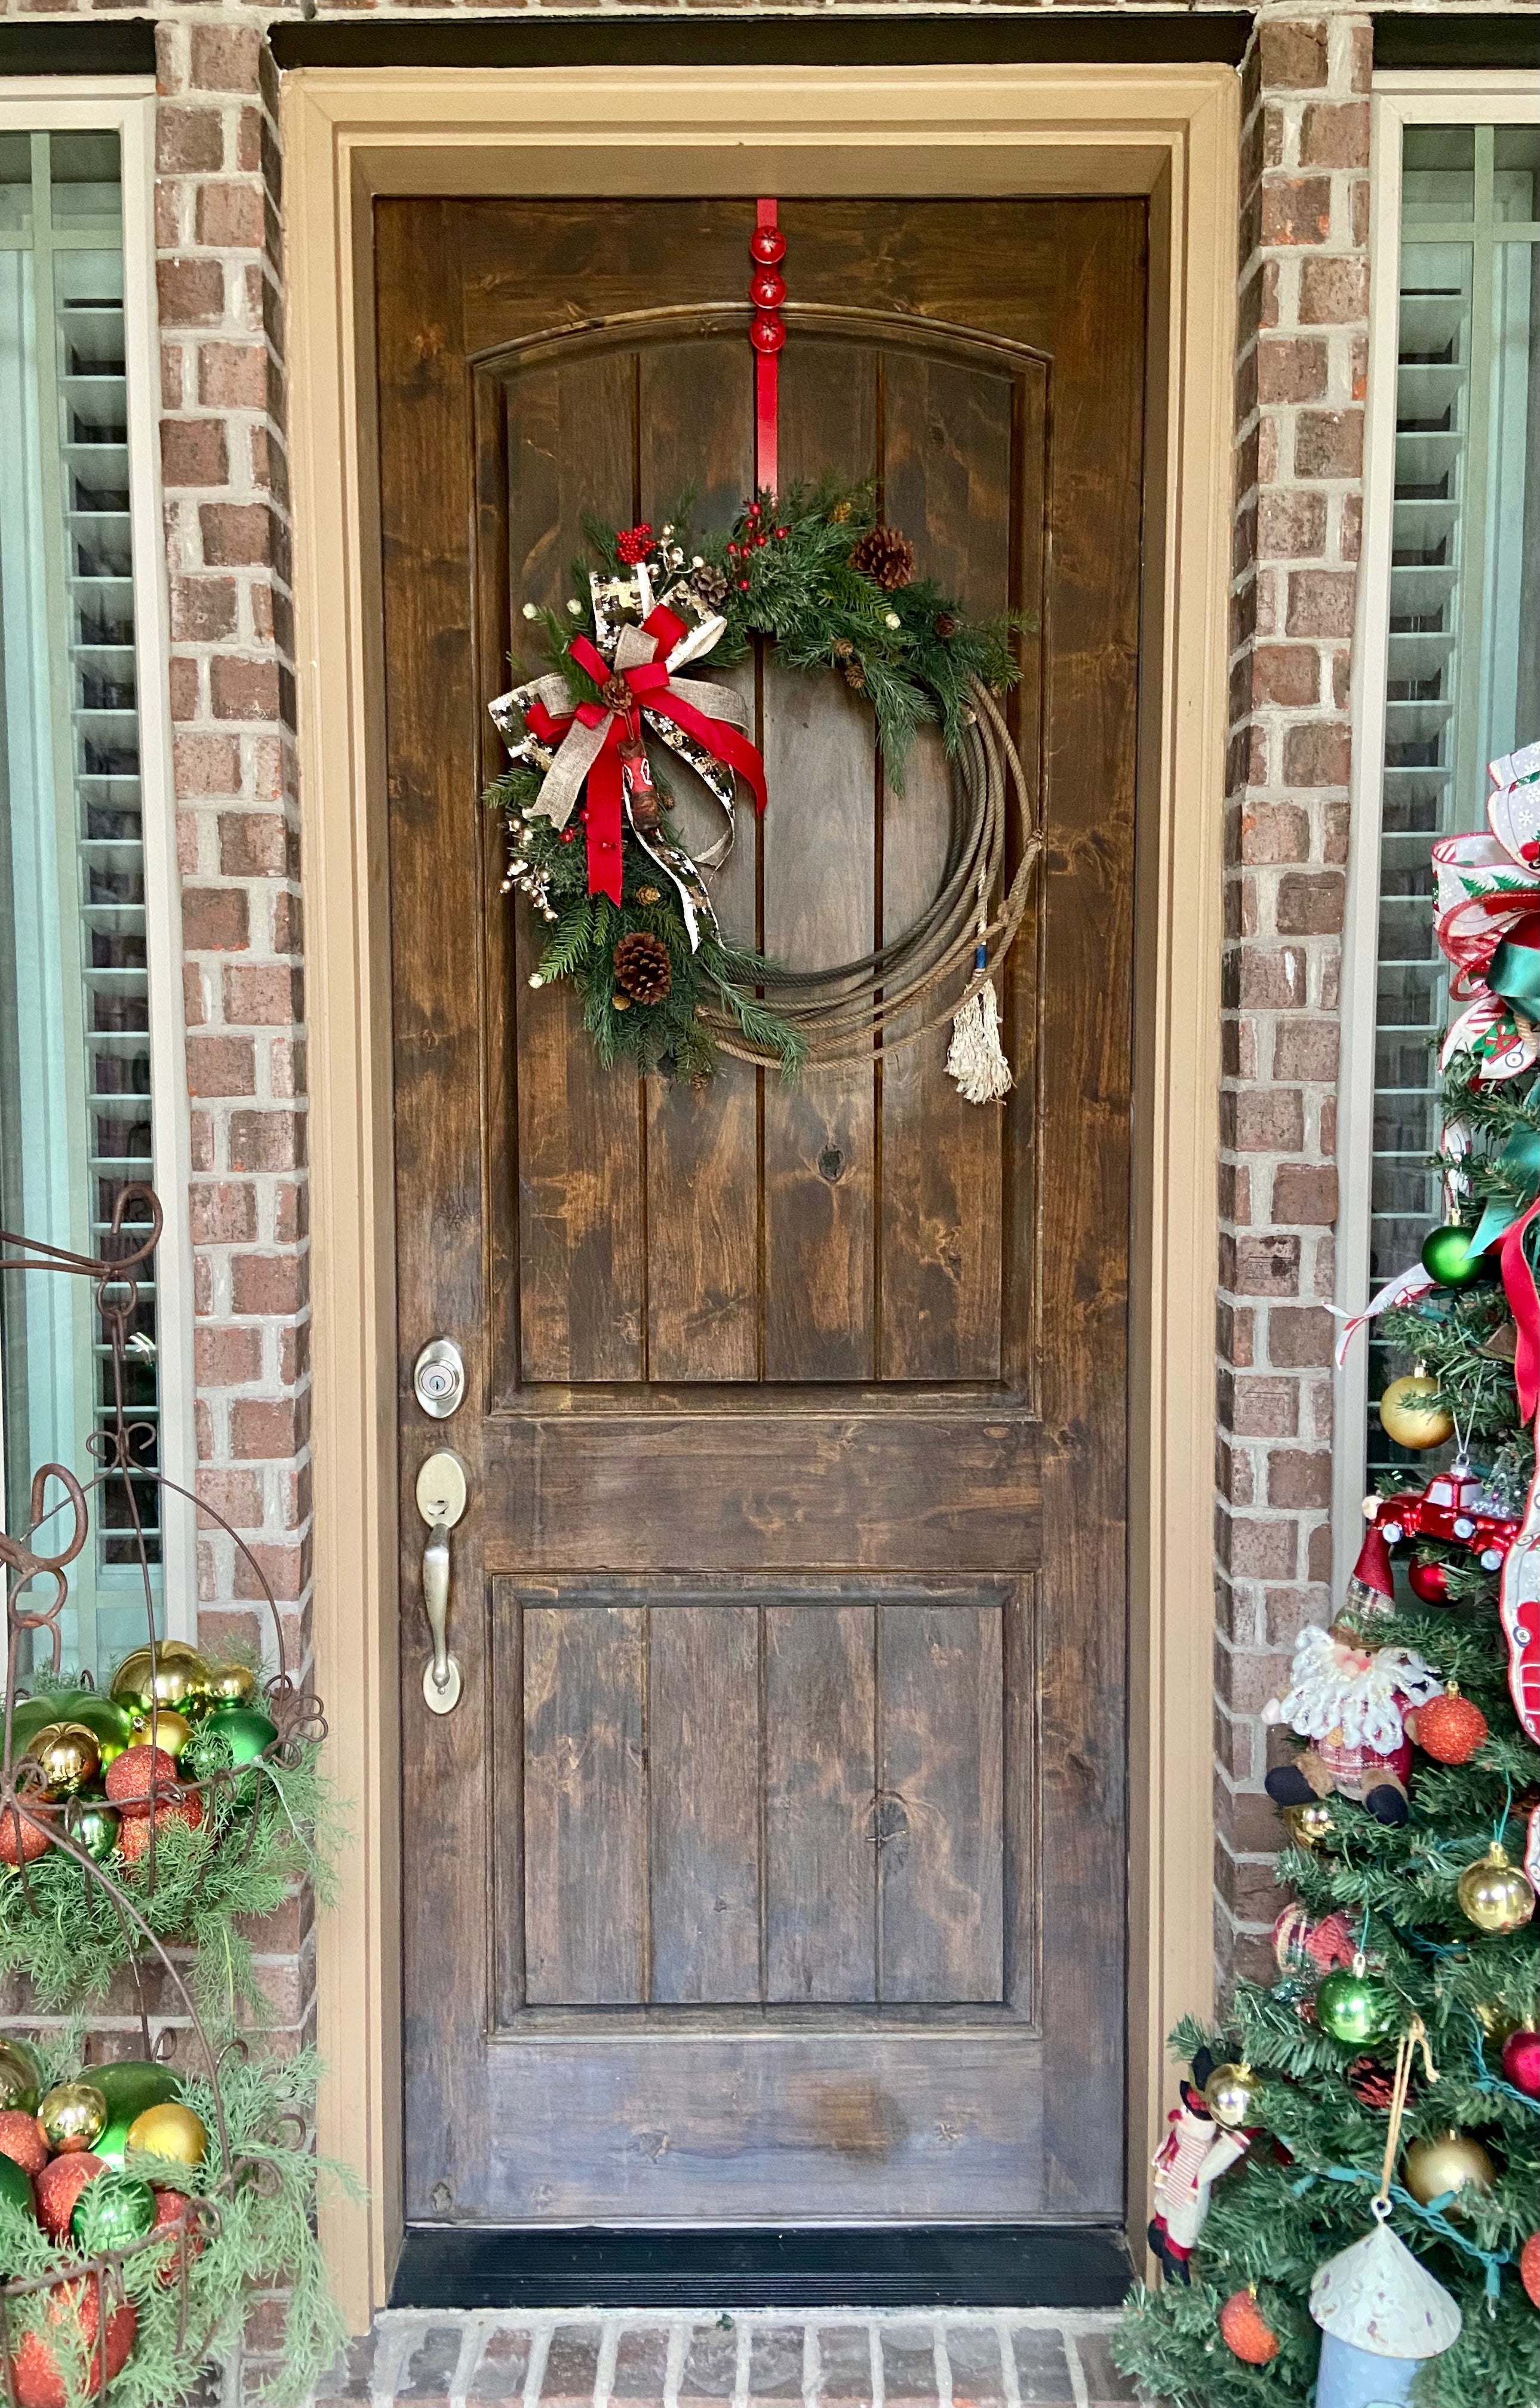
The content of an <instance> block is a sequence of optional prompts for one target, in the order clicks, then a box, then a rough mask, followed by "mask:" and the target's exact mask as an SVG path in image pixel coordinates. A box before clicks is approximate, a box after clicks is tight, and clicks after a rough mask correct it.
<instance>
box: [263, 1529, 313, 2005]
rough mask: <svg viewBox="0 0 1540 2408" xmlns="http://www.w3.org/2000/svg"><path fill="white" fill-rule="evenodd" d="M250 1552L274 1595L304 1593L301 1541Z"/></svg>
mask: <svg viewBox="0 0 1540 2408" xmlns="http://www.w3.org/2000/svg"><path fill="white" fill-rule="evenodd" d="M251 1553H252V1554H253V1555H255V1557H256V1559H257V1563H258V1565H259V1567H260V1568H261V1570H263V1571H264V1573H265V1574H266V1576H267V1584H268V1586H269V1588H271V1590H272V1592H273V1595H274V1596H275V1597H277V1598H297V1597H302V1596H303V1595H304V1593H305V1582H306V1567H307V1553H308V1551H307V1548H306V1547H305V1546H304V1544H303V1543H302V1544H300V1545H298V1546H287V1547H286V1546H255V1547H253V1548H252V1550H251ZM274 1970H275V1971H277V1970H278V1969H277V1968H275V1969H274Z"/></svg>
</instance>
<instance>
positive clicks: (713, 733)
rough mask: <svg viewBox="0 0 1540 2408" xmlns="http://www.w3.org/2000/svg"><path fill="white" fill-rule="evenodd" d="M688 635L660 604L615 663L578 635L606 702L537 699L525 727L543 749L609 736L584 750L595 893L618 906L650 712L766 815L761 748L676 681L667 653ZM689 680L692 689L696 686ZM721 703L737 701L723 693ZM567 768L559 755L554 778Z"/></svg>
mask: <svg viewBox="0 0 1540 2408" xmlns="http://www.w3.org/2000/svg"><path fill="white" fill-rule="evenodd" d="M686 632H687V630H686V627H685V624H684V622H683V620H682V619H677V618H676V617H675V615H674V613H673V611H672V610H665V609H663V605H662V604H661V603H660V604H659V605H658V607H657V608H656V609H654V610H652V611H650V612H649V614H648V616H647V618H646V619H644V620H643V622H642V624H641V627H640V629H634V628H626V629H624V630H622V632H621V637H620V647H619V649H618V651H617V652H616V656H615V662H614V664H613V666H612V665H611V664H610V663H609V662H608V661H606V658H605V656H604V654H603V652H600V651H599V649H598V647H597V646H596V645H595V644H594V643H593V642H592V640H591V638H589V637H587V636H578V637H575V638H574V639H573V641H572V642H571V643H570V644H569V645H568V646H567V652H568V654H569V656H570V658H571V659H572V660H573V661H575V662H576V664H577V666H578V668H580V669H581V670H582V671H583V672H584V674H585V676H587V677H590V678H592V680H593V682H594V683H595V685H597V686H598V687H599V689H600V695H601V699H600V700H599V701H597V702H579V703H577V704H575V705H574V707H573V709H572V710H570V711H567V712H565V713H562V714H559V713H557V712H554V711H551V710H549V709H548V708H547V706H546V704H545V703H544V702H543V701H542V700H540V699H539V698H538V697H535V696H532V698H531V700H530V701H529V703H528V704H527V705H526V707H525V710H524V721H525V724H526V725H527V726H528V727H529V728H530V729H531V731H532V732H533V733H534V734H535V736H537V737H538V738H540V741H541V742H542V743H543V744H549V745H551V746H553V747H561V746H563V745H564V744H565V742H566V739H567V738H569V737H570V736H571V734H572V732H573V730H574V728H575V727H582V728H585V729H587V730H588V731H589V733H590V737H591V738H592V735H593V734H595V733H598V732H599V731H601V730H602V731H603V732H602V735H601V736H600V741H599V744H598V746H597V748H596V749H595V748H594V747H593V745H592V742H588V743H585V744H583V745H582V746H581V748H580V750H581V752H582V753H583V754H584V755H585V756H587V757H586V761H585V765H584V767H583V769H582V771H581V773H580V774H582V775H584V776H586V779H587V786H588V811H587V819H588V891H589V893H590V894H591V895H607V896H608V897H609V899H610V901H611V902H612V903H617V904H618V903H619V902H620V832H621V826H622V823H623V820H624V815H625V797H626V785H627V781H628V778H629V779H633V780H634V782H635V785H636V786H641V785H643V784H645V785H647V786H650V782H651V781H650V779H649V778H645V777H644V776H642V775H640V774H638V771H639V769H640V767H641V765H645V762H646V758H647V755H646V753H645V751H644V749H643V744H642V712H643V711H644V710H649V711H651V712H653V713H654V714H655V715H656V716H657V717H658V718H660V719H668V720H672V721H673V723H674V724H675V725H676V726H677V727H682V728H683V730H684V732H685V734H686V735H687V736H693V737H694V738H696V739H697V741H698V742H699V743H701V744H704V745H705V746H706V750H707V752H708V753H713V754H715V756H716V758H717V759H718V760H720V761H725V762H726V764H727V766H728V767H729V768H730V769H733V770H734V771H735V772H736V773H737V775H738V776H739V777H740V778H742V779H743V780H744V781H745V782H746V783H747V784H748V786H749V789H750V790H751V792H752V794H753V796H754V808H755V810H761V811H763V809H764V806H765V800H766V796H765V785H764V764H763V761H762V760H761V758H760V755H759V753H758V752H757V750H756V749H755V747H754V746H753V745H752V744H751V743H750V742H749V738H747V737H746V736H744V735H741V734H740V733H739V731H738V729H737V728H735V727H734V725H733V724H732V723H731V722H730V721H729V720H726V719H716V718H713V717H712V716H711V715H710V714H709V712H707V711H705V710H701V709H700V708H699V707H698V706H697V705H696V704H695V703H693V702H692V701H690V700H689V699H688V697H687V695H685V694H682V693H680V692H679V691H678V689H677V687H676V686H675V685H674V684H673V683H672V682H671V673H670V670H669V667H668V664H667V659H666V655H667V654H668V653H669V652H672V651H673V649H674V647H675V645H676V644H677V643H680V642H681V641H682V640H683V638H684V636H685V634H686ZM648 638H650V640H651V645H652V657H651V658H650V659H648V660H636V659H633V660H630V661H627V659H626V654H627V652H629V651H630V650H632V648H633V647H634V645H635V643H637V642H638V641H641V640H645V639H648ZM689 682H690V683H691V684H692V685H693V684H694V683H695V681H693V680H692V681H689ZM715 691H718V692H720V691H721V690H720V689H716V690H715ZM722 698H723V699H724V700H731V699H732V698H733V697H732V696H731V695H725V694H724V695H723V696H722ZM633 765H636V767H634V766H633ZM561 766H562V764H561V758H560V753H558V759H557V763H556V764H555V766H554V767H553V769H552V771H551V776H552V777H555V776H556V775H557V772H558V771H559V770H560V768H561ZM564 816H565V814H564V812H563V817H564Z"/></svg>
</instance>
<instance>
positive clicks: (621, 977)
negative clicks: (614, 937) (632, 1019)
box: [615, 928, 674, 1003]
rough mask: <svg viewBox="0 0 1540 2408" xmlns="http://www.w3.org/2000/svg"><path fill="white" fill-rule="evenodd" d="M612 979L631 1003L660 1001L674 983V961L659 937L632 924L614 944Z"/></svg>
mask: <svg viewBox="0 0 1540 2408" xmlns="http://www.w3.org/2000/svg"><path fill="white" fill-rule="evenodd" d="M615 983H616V985H617V986H618V987H620V990H621V992H622V993H623V994H625V995H628V996H630V997H631V999H632V1001H633V1002H634V1003H662V1001H663V997H664V996H665V995H666V994H667V993H668V990H669V988H670V987H671V986H672V985H673V983H674V965H673V963H672V962H671V961H670V960H669V958H668V947H667V946H666V945H665V944H664V942H663V939H662V938H661V937H653V936H649V933H648V931H647V930H646V929H645V928H634V929H633V930H632V932H631V934H630V936H629V937H622V938H621V939H620V943H619V944H618V945H617V946H616V948H615Z"/></svg>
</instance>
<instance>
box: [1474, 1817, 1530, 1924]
mask: <svg viewBox="0 0 1540 2408" xmlns="http://www.w3.org/2000/svg"><path fill="white" fill-rule="evenodd" d="M1455 1894H1456V1896H1457V1897H1458V1899H1459V1900H1460V1907H1461V1912H1462V1914H1464V1915H1466V1916H1467V1917H1468V1918H1469V1920H1470V1921H1471V1922H1472V1923H1474V1924H1475V1926H1476V1929H1477V1930H1478V1931H1491V1932H1501V1931H1518V1930H1519V1928H1521V1927H1522V1926H1523V1925H1524V1924H1526V1923H1528V1921H1529V1919H1530V1917H1531V1915H1532V1914H1533V1913H1534V1892H1533V1890H1532V1889H1531V1887H1530V1885H1529V1883H1528V1882H1527V1881H1526V1880H1525V1878H1524V1876H1523V1874H1522V1873H1521V1872H1520V1871H1519V1869H1518V1867H1517V1866H1515V1865H1510V1864H1509V1862H1508V1860H1507V1857H1506V1856H1504V1853H1503V1850H1502V1849H1501V1848H1500V1847H1499V1846H1498V1844H1497V1842H1496V1841H1495V1840H1494V1841H1493V1842H1492V1844H1491V1846H1490V1848H1489V1849H1488V1850H1487V1853H1486V1855H1485V1856H1483V1857H1482V1858H1481V1859H1480V1861H1479V1862H1478V1863H1476V1864H1474V1865H1467V1866H1466V1868H1465V1870H1464V1871H1463V1872H1462V1874H1461V1876H1460V1881H1459V1884H1458V1886H1457V1889H1456V1893H1455Z"/></svg>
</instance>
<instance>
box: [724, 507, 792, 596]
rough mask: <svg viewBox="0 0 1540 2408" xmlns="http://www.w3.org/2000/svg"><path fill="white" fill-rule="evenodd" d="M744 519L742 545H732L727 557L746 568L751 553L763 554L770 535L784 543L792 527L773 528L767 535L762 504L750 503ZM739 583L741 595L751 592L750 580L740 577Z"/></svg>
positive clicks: (728, 548)
mask: <svg viewBox="0 0 1540 2408" xmlns="http://www.w3.org/2000/svg"><path fill="white" fill-rule="evenodd" d="M743 518H744V528H743V541H742V542H741V543H730V544H729V545H728V547H727V557H728V559H729V560H736V561H740V562H742V563H744V564H745V565H746V566H747V564H748V560H749V553H750V552H763V550H764V547H765V545H766V544H767V543H768V542H769V540H770V534H773V535H774V537H775V538H776V541H777V543H784V542H785V541H786V538H787V537H788V536H789V535H790V534H791V528H790V527H784V526H778V527H774V528H772V529H771V530H770V534H767V533H766V532H765V527H764V509H763V504H762V503H760V502H750V503H749V505H748V507H747V508H746V509H745V511H744V514H743ZM737 582H738V591H739V593H740V594H747V593H748V591H749V580H748V578H747V577H740V578H739V579H738V581H737Z"/></svg>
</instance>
